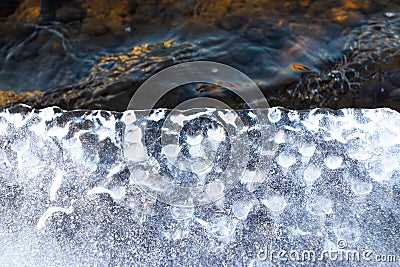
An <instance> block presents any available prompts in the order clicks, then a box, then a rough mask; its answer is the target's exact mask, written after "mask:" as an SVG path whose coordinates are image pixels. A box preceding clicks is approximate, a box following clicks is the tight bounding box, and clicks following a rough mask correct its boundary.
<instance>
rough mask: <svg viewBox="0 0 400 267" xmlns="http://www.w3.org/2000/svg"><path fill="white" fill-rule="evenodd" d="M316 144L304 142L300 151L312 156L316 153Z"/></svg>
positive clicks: (302, 153) (308, 156)
mask: <svg viewBox="0 0 400 267" xmlns="http://www.w3.org/2000/svg"><path fill="white" fill-rule="evenodd" d="M315 148H316V146H315V144H314V143H304V144H301V145H300V146H299V153H300V154H301V155H302V156H304V157H307V158H311V157H312V156H313V155H314V153H315Z"/></svg>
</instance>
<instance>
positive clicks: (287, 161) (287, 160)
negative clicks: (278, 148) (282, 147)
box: [277, 151, 296, 168]
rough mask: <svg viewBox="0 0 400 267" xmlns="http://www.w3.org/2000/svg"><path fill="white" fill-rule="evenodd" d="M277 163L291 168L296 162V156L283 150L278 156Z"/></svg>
mask: <svg viewBox="0 0 400 267" xmlns="http://www.w3.org/2000/svg"><path fill="white" fill-rule="evenodd" d="M277 163H278V164H279V165H280V166H282V167H283V168H289V167H290V166H292V165H293V164H295V163H296V157H295V156H294V155H293V154H291V153H289V152H285V151H284V152H282V153H280V154H279V155H278V157H277Z"/></svg>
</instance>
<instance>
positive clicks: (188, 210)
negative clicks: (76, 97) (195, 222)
mask: <svg viewBox="0 0 400 267" xmlns="http://www.w3.org/2000/svg"><path fill="white" fill-rule="evenodd" d="M169 211H170V213H171V215H172V217H173V218H174V219H175V220H187V219H190V218H192V217H193V214H194V208H193V207H176V206H170V208H169Z"/></svg>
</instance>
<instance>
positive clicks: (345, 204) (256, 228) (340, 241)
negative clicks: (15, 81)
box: [0, 106, 400, 266]
mask: <svg viewBox="0 0 400 267" xmlns="http://www.w3.org/2000/svg"><path fill="white" fill-rule="evenodd" d="M174 112H175V113H174V114H172V113H171V114H169V113H168V111H166V110H156V111H154V112H153V113H152V115H151V116H149V117H145V116H143V114H145V113H144V112H142V111H126V112H124V113H116V112H108V111H69V112H65V111H62V110H60V109H58V108H46V109H42V110H32V109H30V108H29V107H26V106H19V107H17V108H14V109H10V110H4V111H2V112H0V146H1V150H0V240H1V242H0V258H1V265H2V266H57V265H59V266H66V265H69V266H78V265H79V266H85V265H91V266H94V265H97V266H126V265H130V266H133V265H135V266H140V265H146V266H148V265H155V264H157V265H185V266H186V265H192V266H213V265H218V266H221V265H226V266H242V265H245V266H271V264H273V263H277V264H285V265H292V266H299V265H305V266H310V265H320V264H332V265H337V266H343V265H360V264H363V265H368V264H369V265H371V266H373V265H376V264H378V263H377V262H378V261H380V262H382V261H386V262H394V261H396V260H397V261H399V260H400V244H399V241H398V238H399V233H400V176H399V174H400V173H399V170H400V156H399V155H400V154H399V150H400V116H399V113H397V112H395V111H393V110H390V109H342V110H339V111H332V110H322V109H315V110H309V111H292V110H286V109H283V108H271V109H265V110H259V111H257V113H256V115H255V114H254V113H252V112H250V111H239V112H238V113H237V114H236V113H235V112H233V111H230V110H214V109H202V110H194V111H193V110H191V111H174ZM169 115H171V116H169ZM235 181H236V182H235ZM230 183H231V184H230ZM171 184H173V185H178V186H177V187H173V186H171ZM176 188H178V189H176ZM193 188H195V189H193ZM199 188H200V189H201V188H202V189H203V191H201V192H200V193H199V192H197V191H196V190H197V189H199ZM192 189H193V190H192ZM169 190H171V191H169ZM173 190H178V191H173ZM179 190H183V191H179ZM185 190H186V191H185ZM191 193H192V194H193V195H190V194H191ZM209 200H212V201H209ZM214 200H215V201H214ZM165 202H167V203H169V204H167V203H165ZM209 202H211V203H209Z"/></svg>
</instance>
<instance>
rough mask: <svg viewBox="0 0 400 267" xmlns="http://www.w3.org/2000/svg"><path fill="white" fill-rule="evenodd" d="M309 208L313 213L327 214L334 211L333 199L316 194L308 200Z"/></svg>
mask: <svg viewBox="0 0 400 267" xmlns="http://www.w3.org/2000/svg"><path fill="white" fill-rule="evenodd" d="M307 210H308V211H309V212H310V213H311V214H313V215H325V214H331V213H332V212H333V201H332V200H330V199H329V198H326V197H323V196H316V197H314V198H312V199H309V200H308V202H307Z"/></svg>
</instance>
